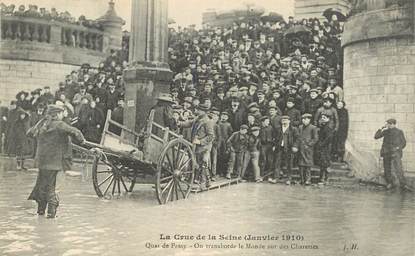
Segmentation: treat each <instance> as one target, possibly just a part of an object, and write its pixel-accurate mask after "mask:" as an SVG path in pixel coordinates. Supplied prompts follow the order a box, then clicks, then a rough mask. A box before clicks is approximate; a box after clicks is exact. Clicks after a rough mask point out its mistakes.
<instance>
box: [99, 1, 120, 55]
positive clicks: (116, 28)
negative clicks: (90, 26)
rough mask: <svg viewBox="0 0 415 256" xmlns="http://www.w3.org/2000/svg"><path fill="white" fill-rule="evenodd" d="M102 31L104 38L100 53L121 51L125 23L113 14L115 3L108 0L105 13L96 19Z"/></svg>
mask: <svg viewBox="0 0 415 256" xmlns="http://www.w3.org/2000/svg"><path fill="white" fill-rule="evenodd" d="M97 21H98V22H99V23H100V24H101V25H102V27H103V30H104V38H103V41H102V45H103V47H102V51H103V52H105V53H106V54H110V52H111V50H121V42H122V26H123V25H124V24H125V21H124V20H123V19H122V18H120V17H118V16H117V13H116V12H115V3H114V1H113V0H110V2H109V3H108V10H107V12H106V13H105V14H104V15H103V16H101V17H100V18H98V19H97Z"/></svg>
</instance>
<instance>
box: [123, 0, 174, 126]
mask: <svg viewBox="0 0 415 256" xmlns="http://www.w3.org/2000/svg"><path fill="white" fill-rule="evenodd" d="M167 7H168V1H167V0H133V1H132V14H131V15H132V16H131V35H130V49H129V54H130V56H129V61H130V65H129V67H128V68H127V69H126V70H125V71H124V81H125V83H126V84H125V90H126V91H125V102H126V106H125V112H124V123H125V125H126V126H127V127H129V128H130V129H133V130H136V131H139V130H140V129H141V128H142V127H143V125H144V123H145V120H146V118H147V115H148V112H149V110H150V108H151V107H152V106H153V105H154V104H155V101H156V100H155V99H156V97H157V96H158V95H159V94H160V93H162V92H164V93H167V92H169V91H170V82H171V78H172V72H171V70H170V68H169V65H168V64H167V57H168V54H167V47H168V46H167V43H168V27H167Z"/></svg>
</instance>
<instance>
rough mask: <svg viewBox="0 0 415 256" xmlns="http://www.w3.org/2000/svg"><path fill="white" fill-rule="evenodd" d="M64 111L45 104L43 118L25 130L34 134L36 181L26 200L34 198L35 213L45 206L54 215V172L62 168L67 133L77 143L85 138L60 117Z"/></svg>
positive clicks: (39, 212)
mask: <svg viewBox="0 0 415 256" xmlns="http://www.w3.org/2000/svg"><path fill="white" fill-rule="evenodd" d="M64 111H65V109H64V108H63V107H61V106H58V105H49V106H48V109H47V112H46V116H45V118H44V119H42V121H40V122H38V123H37V124H36V125H35V126H34V127H32V128H31V129H30V130H29V131H28V134H29V135H31V136H35V137H37V142H38V146H37V153H36V161H37V165H38V168H39V173H38V176H37V179H36V185H35V187H34V188H33V191H32V193H31V194H30V196H29V198H28V200H35V201H36V202H37V204H38V210H37V213H38V214H39V215H44V214H45V210H46V207H48V215H47V217H48V218H55V216H56V209H57V207H58V205H59V200H58V197H57V196H56V192H55V187H56V175H57V174H58V172H59V171H62V170H63V171H65V170H66V168H64V158H65V157H66V154H67V153H68V152H67V149H68V147H69V145H68V144H69V143H70V139H69V137H70V136H71V137H74V138H75V139H76V140H77V141H79V142H81V143H84V141H85V139H84V136H83V135H82V133H81V132H80V131H79V130H78V129H76V128H74V127H72V126H70V125H68V124H66V123H65V122H64V121H62V119H63V117H64V114H63V113H64Z"/></svg>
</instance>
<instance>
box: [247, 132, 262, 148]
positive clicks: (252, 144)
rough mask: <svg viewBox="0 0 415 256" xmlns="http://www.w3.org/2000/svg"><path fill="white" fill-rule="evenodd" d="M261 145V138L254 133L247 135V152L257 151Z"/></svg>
mask: <svg viewBox="0 0 415 256" xmlns="http://www.w3.org/2000/svg"><path fill="white" fill-rule="evenodd" d="M260 147H261V139H260V138H259V136H258V137H256V136H254V135H248V151H249V152H259V148H260Z"/></svg>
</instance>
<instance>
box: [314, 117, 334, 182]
mask: <svg viewBox="0 0 415 256" xmlns="http://www.w3.org/2000/svg"><path fill="white" fill-rule="evenodd" d="M330 118H331V115H330V116H329V115H326V114H321V117H320V121H319V124H320V126H319V128H320V129H319V132H318V142H317V150H318V158H319V165H320V183H323V184H324V183H325V182H327V180H328V171H327V168H328V167H330V164H331V163H330V160H331V150H332V142H333V136H334V130H333V128H331V127H330Z"/></svg>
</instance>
